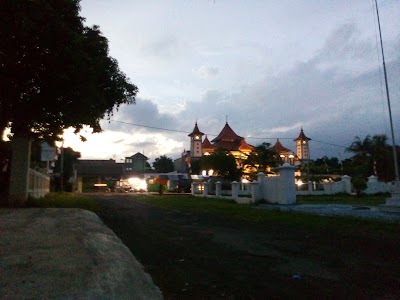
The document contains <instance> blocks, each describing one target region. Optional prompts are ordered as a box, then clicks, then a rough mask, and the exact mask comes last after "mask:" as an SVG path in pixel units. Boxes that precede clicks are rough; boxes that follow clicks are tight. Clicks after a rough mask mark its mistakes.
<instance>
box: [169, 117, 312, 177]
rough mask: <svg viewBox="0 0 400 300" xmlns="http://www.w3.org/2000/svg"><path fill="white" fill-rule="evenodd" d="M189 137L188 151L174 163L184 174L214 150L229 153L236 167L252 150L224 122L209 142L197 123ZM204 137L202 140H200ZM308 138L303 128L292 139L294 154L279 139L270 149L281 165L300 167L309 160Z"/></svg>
mask: <svg viewBox="0 0 400 300" xmlns="http://www.w3.org/2000/svg"><path fill="white" fill-rule="evenodd" d="M188 136H189V137H190V150H188V151H187V150H184V151H183V152H182V154H181V157H180V158H178V159H176V160H175V161H174V168H175V171H178V172H182V173H186V172H190V169H191V165H192V164H193V162H194V161H196V160H198V159H199V158H200V157H201V156H203V155H210V154H212V153H213V152H214V151H215V150H216V149H223V150H226V151H229V152H230V153H231V154H232V155H233V156H234V157H235V158H236V161H237V164H238V167H241V166H242V163H243V161H244V160H246V159H247V157H248V155H249V154H250V153H251V152H252V151H253V150H254V146H252V145H250V144H248V143H247V142H246V140H245V138H243V137H241V136H239V135H237V134H236V133H235V132H234V131H233V129H232V128H231V127H230V126H229V124H228V122H226V124H225V126H224V128H222V130H221V132H220V133H219V134H218V136H217V137H216V138H214V139H213V140H211V141H210V140H209V139H208V137H207V135H205V134H204V133H203V132H201V131H200V129H199V127H198V124H197V122H196V123H195V126H194V129H193V131H192V132H191V133H190V134H189V135H188ZM203 136H205V138H204V140H202V138H203ZM310 140H311V139H310V138H308V137H307V136H306V135H305V134H304V132H303V128H301V130H300V134H299V136H298V137H297V138H296V139H294V141H295V142H296V152H294V151H292V150H290V149H289V148H286V147H284V146H283V145H282V143H281V142H280V141H279V139H277V140H276V143H275V144H274V146H272V147H271V148H272V149H273V150H275V151H276V152H277V153H278V155H279V157H280V158H281V160H282V163H290V164H291V165H301V164H303V163H306V162H307V161H308V160H309V159H310V151H309V144H308V142H309V141H310Z"/></svg>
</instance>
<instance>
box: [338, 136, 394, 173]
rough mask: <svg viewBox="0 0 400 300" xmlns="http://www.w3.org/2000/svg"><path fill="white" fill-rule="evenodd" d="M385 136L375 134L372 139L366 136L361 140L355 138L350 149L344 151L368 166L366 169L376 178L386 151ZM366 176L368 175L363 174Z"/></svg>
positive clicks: (381, 167) (383, 161)
mask: <svg viewBox="0 0 400 300" xmlns="http://www.w3.org/2000/svg"><path fill="white" fill-rule="evenodd" d="M388 147H389V146H388V144H387V136H386V135H385V134H377V135H374V136H373V137H372V138H371V136H370V135H367V136H366V137H365V138H364V139H363V140H361V139H360V137H358V136H356V137H355V138H354V141H353V143H352V144H351V146H350V147H348V148H347V149H346V151H348V152H352V153H355V158H356V160H358V161H363V162H364V163H366V164H368V165H369V167H368V169H369V170H371V169H372V171H373V174H374V175H375V176H378V173H379V172H378V170H382V169H383V165H384V164H385V160H386V157H387V151H388ZM365 175H367V176H368V174H365Z"/></svg>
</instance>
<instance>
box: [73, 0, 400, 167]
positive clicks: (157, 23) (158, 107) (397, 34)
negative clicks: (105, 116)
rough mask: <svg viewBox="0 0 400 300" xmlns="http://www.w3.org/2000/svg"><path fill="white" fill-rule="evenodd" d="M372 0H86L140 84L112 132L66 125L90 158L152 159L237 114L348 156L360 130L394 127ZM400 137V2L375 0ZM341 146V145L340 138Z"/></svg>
mask: <svg viewBox="0 0 400 300" xmlns="http://www.w3.org/2000/svg"><path fill="white" fill-rule="evenodd" d="M373 3H374V2H373V1H372V0H351V1H349V0H335V1H331V0H320V1H308V0H279V1H278V0H276V1H265V0H215V1H214V0H162V1H160V0H158V1H156V0H82V2H81V6H82V10H81V15H82V16H83V17H84V18H86V24H87V25H94V24H96V25H99V26H100V29H101V31H102V33H103V34H104V35H105V36H106V37H107V38H108V40H109V47H110V55H111V56H112V57H114V58H116V59H117V60H118V62H119V66H120V68H121V70H122V71H123V72H124V73H126V74H127V76H128V77H129V78H130V80H131V81H132V83H134V84H135V85H137V86H138V88H139V94H138V96H137V101H136V104H135V105H131V106H125V107H121V108H120V110H119V111H118V112H116V113H115V114H114V116H113V117H112V118H111V121H110V122H108V121H104V122H102V126H103V129H104V132H102V133H100V134H94V135H91V134H90V130H87V133H85V134H86V137H87V139H88V140H87V141H86V142H84V143H82V142H79V139H78V138H77V137H73V135H72V134H71V133H68V132H67V133H66V134H65V138H66V142H65V146H71V147H73V148H74V150H76V151H80V152H81V154H82V158H86V159H109V158H114V159H116V160H117V161H120V160H121V159H122V158H124V157H126V156H131V155H133V154H135V153H137V152H141V153H144V154H145V155H146V156H147V157H149V158H150V162H152V161H154V159H155V158H156V157H159V156H160V155H167V156H168V157H171V158H173V159H175V158H177V157H179V156H180V153H181V152H182V151H183V150H184V149H188V148H189V138H188V136H187V135H188V133H190V132H191V131H192V130H193V127H194V124H195V122H196V121H197V123H198V126H199V129H200V130H201V131H202V132H204V133H205V134H207V135H208V136H209V137H210V138H214V137H215V135H217V134H218V133H219V132H220V130H221V129H222V128H223V126H224V125H225V122H226V120H228V123H229V125H230V126H231V127H232V129H233V130H234V131H235V132H236V133H237V134H238V135H240V136H243V137H245V138H246V141H247V142H248V143H249V144H252V145H259V144H261V143H262V142H269V143H272V144H273V143H275V141H276V139H277V138H279V139H280V141H281V142H282V144H283V145H284V146H286V147H288V148H290V149H294V142H293V141H292V140H293V138H295V137H297V136H298V134H299V131H300V128H301V127H303V129H304V132H305V134H306V135H307V136H308V137H310V138H311V139H312V141H311V142H310V152H311V158H313V159H316V158H319V157H322V156H324V155H327V156H329V157H331V156H336V157H338V156H339V155H341V156H346V153H344V147H346V146H349V145H350V144H351V142H352V141H353V139H354V137H355V136H360V137H365V136H366V135H367V134H370V135H374V134H382V133H383V134H387V135H388V136H390V126H389V117H388V109H387V107H388V106H387V100H386V92H385V89H384V81H383V69H382V58H381V55H380V48H379V44H378V43H379V36H378V27H377V20H376V14H375V11H374V10H373V7H374V6H373V5H374V4H373ZM378 4H379V9H380V17H381V27H382V35H383V40H384V50H385V59H386V66H387V69H388V78H389V90H390V96H391V104H392V114H393V120H394V127H395V138H396V142H397V143H398V142H399V141H400V132H399V131H400V124H399V117H400V104H399V103H400V88H399V87H400V81H399V80H400V79H399V78H400V51H399V49H400V5H399V2H398V0H378ZM343 146H344V147H343Z"/></svg>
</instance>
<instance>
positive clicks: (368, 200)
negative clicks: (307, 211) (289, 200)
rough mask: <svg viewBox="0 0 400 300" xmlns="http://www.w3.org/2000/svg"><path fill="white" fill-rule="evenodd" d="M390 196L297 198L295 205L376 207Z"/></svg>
mask: <svg viewBox="0 0 400 300" xmlns="http://www.w3.org/2000/svg"><path fill="white" fill-rule="evenodd" d="M389 197H390V194H380V195H361V196H360V197H357V196H354V195H347V194H338V195H323V196H297V204H349V205H361V206H377V205H380V204H384V203H385V200H386V198H389Z"/></svg>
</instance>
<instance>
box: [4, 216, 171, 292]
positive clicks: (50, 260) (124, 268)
mask: <svg viewBox="0 0 400 300" xmlns="http://www.w3.org/2000/svg"><path fill="white" fill-rule="evenodd" d="M0 251H1V253H0V298H1V299H162V298H163V297H162V294H161V292H160V290H159V289H158V288H157V287H156V286H155V285H154V283H153V281H152V279H151V277H150V276H149V275H148V274H147V273H145V272H144V270H143V267H142V265H141V264H140V263H139V262H138V261H137V260H136V259H135V257H134V256H133V255H132V254H131V252H130V251H129V249H128V248H127V247H126V246H125V245H124V244H123V243H122V242H121V240H120V239H119V238H118V237H117V236H116V235H115V234H114V233H113V232H112V231H111V230H110V229H109V228H108V227H106V226H105V225H104V224H103V222H102V221H101V220H100V219H99V218H98V217H97V215H96V214H94V213H92V212H89V211H86V210H82V209H62V208H45V209H43V208H29V209H0Z"/></svg>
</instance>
